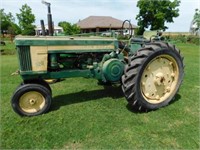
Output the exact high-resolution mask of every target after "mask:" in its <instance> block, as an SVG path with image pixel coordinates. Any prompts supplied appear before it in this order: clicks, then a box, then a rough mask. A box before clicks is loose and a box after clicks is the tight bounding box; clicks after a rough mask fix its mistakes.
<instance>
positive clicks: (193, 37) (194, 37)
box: [187, 35, 200, 45]
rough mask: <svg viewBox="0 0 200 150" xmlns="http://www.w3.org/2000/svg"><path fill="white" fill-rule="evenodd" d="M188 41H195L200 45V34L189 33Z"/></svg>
mask: <svg viewBox="0 0 200 150" xmlns="http://www.w3.org/2000/svg"><path fill="white" fill-rule="evenodd" d="M187 42H188V43H193V44H196V45H200V37H199V36H194V35H189V36H188V37H187Z"/></svg>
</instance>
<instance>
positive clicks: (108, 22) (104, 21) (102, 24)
mask: <svg viewBox="0 0 200 150" xmlns="http://www.w3.org/2000/svg"><path fill="white" fill-rule="evenodd" d="M122 23H123V21H121V20H119V19H116V18H113V17H110V16H89V17H87V18H85V19H83V20H81V21H79V22H78V23H77V25H78V26H79V27H80V28H81V29H88V28H121V27H122ZM128 27H129V24H128V23H126V24H125V28H128ZM132 28H137V26H136V25H133V24H132Z"/></svg>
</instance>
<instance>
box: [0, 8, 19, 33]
mask: <svg viewBox="0 0 200 150" xmlns="http://www.w3.org/2000/svg"><path fill="white" fill-rule="evenodd" d="M0 18H1V33H2V34H4V33H9V34H20V31H21V30H20V28H19V26H18V25H17V24H15V18H14V17H13V15H12V13H10V12H9V13H8V14H6V13H5V12H4V9H0ZM11 30H12V33H11V32H10V31H11Z"/></svg>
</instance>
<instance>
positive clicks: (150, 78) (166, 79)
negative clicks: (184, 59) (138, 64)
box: [140, 55, 179, 104]
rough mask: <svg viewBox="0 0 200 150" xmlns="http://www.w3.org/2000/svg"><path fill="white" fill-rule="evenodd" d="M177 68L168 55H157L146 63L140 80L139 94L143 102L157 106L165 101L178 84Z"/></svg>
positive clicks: (174, 61) (173, 60)
mask: <svg viewBox="0 0 200 150" xmlns="http://www.w3.org/2000/svg"><path fill="white" fill-rule="evenodd" d="M178 78H179V68H178V65H177V62H176V60H175V59H174V58H173V57H171V56H169V55H159V56H158V57H156V58H154V59H153V60H152V61H150V62H149V63H148V65H147V66H146V68H145V69H144V72H143V74H142V78H141V85H140V87H141V92H142V95H143V97H144V98H145V100H146V101H147V102H149V103H152V104H158V103H161V102H163V101H165V100H167V99H168V98H169V97H170V96H171V95H172V94H174V90H175V88H176V85H177V83H178Z"/></svg>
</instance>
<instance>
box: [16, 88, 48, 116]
mask: <svg viewBox="0 0 200 150" xmlns="http://www.w3.org/2000/svg"><path fill="white" fill-rule="evenodd" d="M44 105H45V98H44V96H43V95H42V94H41V93H39V92H37V91H30V92H27V93H25V94H23V95H22V96H21V98H20V99H19V106H20V108H21V109H22V110H23V111H25V112H27V113H35V112H38V111H40V110H41V109H42V108H43V107H44Z"/></svg>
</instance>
